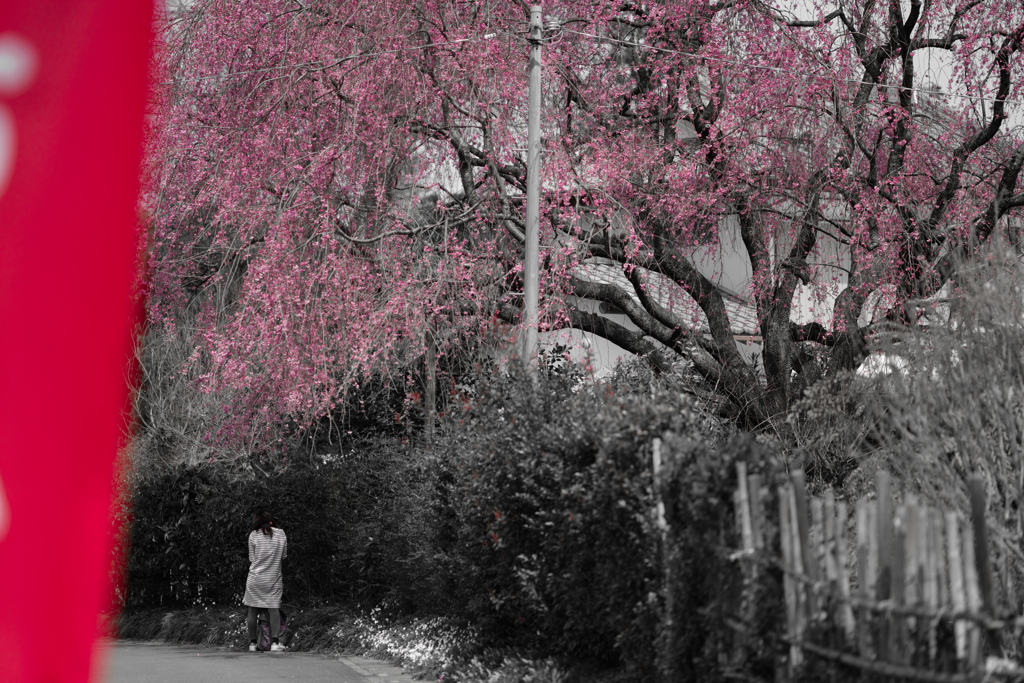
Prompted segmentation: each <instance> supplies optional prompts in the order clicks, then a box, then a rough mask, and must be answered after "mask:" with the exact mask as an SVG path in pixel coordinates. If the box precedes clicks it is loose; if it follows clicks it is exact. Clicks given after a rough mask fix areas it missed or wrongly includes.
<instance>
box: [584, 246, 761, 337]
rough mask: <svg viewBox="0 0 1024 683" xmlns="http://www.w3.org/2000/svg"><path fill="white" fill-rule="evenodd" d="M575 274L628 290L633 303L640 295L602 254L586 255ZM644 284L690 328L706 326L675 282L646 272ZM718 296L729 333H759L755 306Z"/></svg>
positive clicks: (694, 303)
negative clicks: (720, 298)
mask: <svg viewBox="0 0 1024 683" xmlns="http://www.w3.org/2000/svg"><path fill="white" fill-rule="evenodd" d="M577 277H579V278H580V279H582V280H586V281H588V282H595V283H599V284H609V285H615V286H616V287H618V288H620V289H622V290H623V291H625V292H628V293H629V296H630V297H632V298H633V300H634V301H636V302H637V304H639V303H640V299H639V298H638V297H637V296H636V293H635V292H634V291H633V285H632V284H631V283H630V282H629V280H627V279H626V276H625V275H623V274H622V267H621V265H620V264H618V263H617V262H615V261H612V260H610V259H604V258H591V259H587V260H586V261H584V262H583V263H582V264H581V265H580V266H579V270H578V271H577ZM647 285H648V291H649V293H650V296H651V298H653V299H654V300H655V301H656V302H658V303H659V304H660V305H661V306H663V307H665V308H667V309H669V310H671V311H672V312H674V313H675V314H676V315H678V316H680V317H682V318H683V319H684V320H689V321H691V324H692V327H691V329H695V330H708V329H709V328H708V319H707V316H705V315H704V311H702V310H701V309H700V307H699V306H698V305H697V302H696V301H694V300H693V298H692V297H691V296H690V295H689V294H687V293H686V292H685V291H683V289H682V288H681V287H680V286H679V285H677V284H676V283H675V282H673V281H672V280H670V279H668V278H666V277H664V276H662V275H660V274H658V273H649V274H648V276H647ZM722 298H723V299H724V301H725V310H726V312H727V313H728V314H729V323H730V325H731V326H732V331H733V334H741V335H758V334H760V331H759V330H758V325H757V309H756V308H755V307H754V305H753V304H752V303H750V302H749V301H745V300H743V299H741V298H739V297H737V296H734V295H732V294H728V293H726V292H722Z"/></svg>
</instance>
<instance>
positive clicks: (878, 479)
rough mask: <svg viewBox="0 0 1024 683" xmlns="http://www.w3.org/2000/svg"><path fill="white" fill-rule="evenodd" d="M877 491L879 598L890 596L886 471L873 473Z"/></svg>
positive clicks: (889, 485)
mask: <svg viewBox="0 0 1024 683" xmlns="http://www.w3.org/2000/svg"><path fill="white" fill-rule="evenodd" d="M875 491H877V493H878V531H877V537H878V583H877V594H878V599H879V600H887V599H889V598H890V597H891V596H892V479H891V477H890V476H889V473H888V472H885V471H883V470H879V471H878V472H877V474H876V475H875Z"/></svg>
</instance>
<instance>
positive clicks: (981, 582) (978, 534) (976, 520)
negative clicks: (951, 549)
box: [967, 477, 995, 614]
mask: <svg viewBox="0 0 1024 683" xmlns="http://www.w3.org/2000/svg"><path fill="white" fill-rule="evenodd" d="M967 488H968V490H969V491H970V494H971V523H972V525H973V527H974V529H973V530H974V558H975V561H976V562H977V565H976V566H977V574H978V587H979V588H980V589H981V600H982V606H983V608H984V610H985V612H986V613H987V614H992V613H993V612H995V603H994V602H993V598H992V565H991V563H990V562H989V558H988V528H987V527H986V525H985V482H984V481H982V480H981V478H980V477H971V478H970V479H969V480H968V481H967Z"/></svg>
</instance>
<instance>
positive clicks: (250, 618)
mask: <svg viewBox="0 0 1024 683" xmlns="http://www.w3.org/2000/svg"><path fill="white" fill-rule="evenodd" d="M256 612H257V609H256V608H255V607H250V608H249V614H248V615H247V616H246V617H245V625H246V626H247V627H248V628H249V642H250V643H255V642H256ZM279 621H280V620H279Z"/></svg>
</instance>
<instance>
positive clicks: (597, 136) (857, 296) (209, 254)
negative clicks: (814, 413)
mask: <svg viewBox="0 0 1024 683" xmlns="http://www.w3.org/2000/svg"><path fill="white" fill-rule="evenodd" d="M904 9H905V8H904V7H903V6H902V5H892V6H891V7H889V8H888V9H887V8H886V7H885V6H882V5H878V4H877V3H875V2H873V1H871V0H862V1H861V2H858V3H855V4H853V5H851V6H847V5H845V4H839V5H834V4H832V3H830V2H825V1H823V2H815V3H811V4H810V5H808V6H806V7H805V8H802V10H801V11H802V12H804V13H805V14H806V17H802V18H797V17H794V16H793V14H792V12H791V11H789V9H788V5H785V4H783V3H764V2H755V1H752V0H745V1H743V2H720V3H710V4H709V3H706V2H696V1H695V0H659V1H658V2H653V3H633V2H627V3H607V2H604V1H603V0H586V1H580V0H572V1H571V2H568V1H565V2H561V1H554V2H549V3H546V4H545V11H546V13H547V14H546V20H547V22H548V24H549V26H548V29H547V37H546V40H545V44H544V65H545V66H544V78H543V82H544V83H545V86H544V88H545V91H544V97H543V101H544V103H545V104H544V112H543V114H544V116H543V121H544V122H543V129H542V134H543V137H544V139H545V153H544V168H543V170H542V171H541V172H542V173H543V178H542V180H541V187H542V188H544V189H543V194H544V196H543V197H542V200H541V207H542V214H543V215H542V220H541V229H542V243H543V244H542V249H541V259H542V262H543V265H544V269H543V272H542V275H541V281H542V282H541V286H542V297H541V298H542V303H543V309H544V310H543V311H542V315H543V325H550V326H560V325H563V324H564V323H565V322H566V320H568V321H570V322H571V323H572V324H573V325H574V326H577V327H582V328H584V329H588V330H590V331H591V332H594V333H598V334H602V335H605V336H608V337H609V338H611V339H613V340H614V341H616V343H618V344H620V345H621V346H623V347H624V348H626V349H628V350H631V351H635V352H637V353H641V354H643V355H646V356H647V357H648V358H649V359H650V360H651V361H652V362H653V363H655V364H656V365H657V366H658V367H660V368H661V369H663V370H668V369H670V368H672V367H673V366H674V365H677V364H678V363H679V362H681V361H683V360H684V359H685V360H686V363H684V365H685V364H689V366H690V367H692V369H693V370H694V371H695V372H697V373H699V374H700V375H701V376H702V377H703V378H704V380H705V381H706V383H707V384H708V386H709V387H710V388H714V389H716V390H718V391H721V392H722V393H724V394H725V395H726V396H727V397H728V398H729V400H730V401H731V402H732V404H733V408H734V411H735V412H736V414H737V415H738V417H739V418H740V419H741V420H742V421H743V422H744V423H745V424H747V425H748V426H762V427H764V426H765V425H766V424H767V421H768V420H770V419H771V418H773V417H774V416H778V415H781V414H784V413H785V411H786V409H787V408H788V406H789V405H790V403H791V401H792V400H793V399H794V398H796V397H797V396H799V394H800V392H801V391H802V390H803V389H804V388H805V387H807V386H809V385H811V384H813V383H814V381H816V379H817V378H818V377H820V376H822V375H832V374H834V373H836V372H838V371H841V370H844V369H845V370H849V369H852V368H853V367H855V365H856V363H857V362H858V361H859V360H860V359H861V358H862V356H863V354H864V352H865V350H866V346H865V344H866V343H867V342H868V341H869V338H868V337H866V336H865V333H866V331H867V330H866V328H865V327H864V320H866V319H868V318H871V317H872V316H874V317H876V318H881V317H882V316H884V315H885V313H886V312H887V311H888V310H890V308H891V304H892V303H893V302H897V303H899V302H906V301H909V302H914V301H917V300H920V299H922V298H926V297H928V296H931V295H932V294H934V293H935V292H936V291H937V290H938V288H939V287H940V286H941V285H942V284H943V283H944V282H945V281H946V280H947V279H948V278H949V277H950V275H951V274H952V273H953V272H954V270H955V264H956V262H957V259H958V258H960V257H965V256H972V255H973V254H974V253H975V250H974V247H972V246H971V245H975V244H978V243H980V242H985V241H987V240H988V239H989V238H990V236H991V235H993V234H994V233H996V232H997V227H998V226H999V225H1000V224H1003V223H1004V222H1005V221H1004V219H1005V217H1006V216H1008V215H1009V216H1011V217H1012V216H1014V215H1015V213H1016V212H1017V211H1018V210H1019V207H1020V205H1021V204H1024V195H1021V194H1020V193H1019V192H1018V188H1017V178H1018V172H1019V170H1020V168H1021V164H1022V163H1024V147H1022V146H1021V145H1020V144H1019V142H1018V140H1017V139H1016V137H1014V135H1013V133H1012V131H1007V126H1006V125H1004V123H1005V121H1006V119H1007V111H1006V105H1007V102H1008V97H1009V96H1010V95H1011V86H1012V84H1013V79H1014V77H1015V76H1016V74H1017V70H1019V63H1020V59H1021V57H1020V46H1021V38H1022V36H1024V23H1022V21H1024V15H1022V9H1021V7H1020V6H1019V3H1013V2H1009V1H1008V0H980V1H979V2H971V3H967V4H963V3H957V2H954V1H953V0H937V1H936V2H929V3H925V4H923V5H922V4H920V3H917V2H913V3H911V6H910V9H909V11H908V13H904ZM526 19H527V13H526V5H525V3H510V2H496V1H492V0H488V1H487V2H478V3H472V4H471V6H470V7H467V5H466V4H465V3H462V2H456V1H454V0H424V1H423V2H414V3H405V4H402V3H400V4H398V5H393V4H388V3H380V2H369V1H367V0H315V1H312V2H307V3H303V4H301V5H295V4H294V3H290V2H286V1H285V0H260V1H259V2H251V3H246V4H245V5H239V4H238V3H236V2H231V1H230V0H200V1H198V2H194V3H190V5H189V6H188V8H187V9H185V10H183V11H181V12H179V13H178V14H176V15H175V16H174V20H173V21H172V22H170V23H169V24H168V25H167V26H165V27H164V32H163V38H164V41H163V45H164V49H163V51H162V55H161V67H160V69H161V70H160V74H159V77H158V79H157V80H158V82H160V83H162V84H164V85H162V86H161V87H160V88H159V89H158V92H157V93H156V97H155V99H154V102H155V104H154V110H153V116H154V122H155V124H156V125H155V127H154V131H155V133H154V136H153V138H152V139H151V141H150V142H151V144H150V147H149V150H148V153H147V172H148V185H147V187H148V188H149V191H148V194H147V199H146V210H147V212H148V213H147V215H148V216H149V218H150V221H149V224H148V225H147V228H148V229H150V230H151V231H152V242H151V251H152V255H151V256H152V257H151V259H150V273H149V275H150V278H151V280H150V284H151V287H150V290H149V293H150V299H149V301H150V319H151V321H152V323H153V324H155V325H160V326H163V327H165V328H167V329H170V330H173V329H174V328H175V326H176V325H181V324H187V325H189V326H192V325H193V321H194V329H195V330H196V331H197V341H198V342H199V346H198V348H197V351H196V354H195V356H194V359H193V360H194V363H195V364H196V367H195V370H194V371H195V372H196V374H197V376H198V380H199V381H200V383H201V384H202V386H204V387H205V388H206V389H207V390H209V391H221V390H224V391H226V393H225V396H227V397H228V398H229V400H230V410H228V412H227V415H228V416H229V420H228V422H229V424H225V425H223V429H222V430H221V431H220V432H219V437H220V438H221V439H223V440H225V441H226V442H229V443H234V444H236V445H237V444H238V443H244V442H245V441H246V437H247V435H249V432H250V430H251V429H252V427H253V425H268V424H271V425H272V424H275V423H278V422H280V421H281V420H282V419H287V420H294V421H296V422H297V423H298V424H303V425H308V424H311V423H313V422H315V421H316V420H317V419H319V418H320V417H322V416H325V415H328V414H330V413H331V411H332V410H334V409H336V408H337V407H338V406H339V405H341V404H342V402H343V399H344V397H345V396H346V395H347V392H348V391H349V390H350V389H351V387H352V386H354V385H355V384H356V383H357V382H359V381H361V380H363V379H365V378H367V377H369V376H372V375H373V374H374V373H377V374H378V375H379V376H382V377H387V378H388V379H389V381H391V382H392V383H393V384H394V385H395V386H399V387H400V386H401V384H402V383H403V381H404V377H405V374H404V372H405V369H406V368H409V367H411V365H412V363H414V362H415V360H416V359H417V358H418V357H419V356H420V355H422V353H423V349H424V337H425V334H426V333H427V331H428V330H429V331H431V333H432V334H433V335H434V336H435V337H436V338H437V339H438V340H439V351H440V353H441V354H442V356H446V355H450V356H459V354H460V353H461V351H460V350H461V349H462V348H463V346H464V345H465V344H469V343H471V342H470V340H473V339H475V338H477V336H478V335H479V334H480V333H481V331H483V330H485V329H489V326H491V324H492V321H493V320H494V317H495V316H496V315H498V316H502V317H503V318H504V319H507V320H516V315H517V313H516V309H517V308H518V302H519V300H520V297H521V296H522V278H521V274H520V264H521V254H522V241H523V232H522V231H523V204H524V202H523V198H524V189H525V185H526V167H525V162H524V159H523V157H522V154H521V152H520V150H522V148H523V147H524V146H525V131H524V130H523V121H524V120H525V118H526V116H525V111H524V106H525V99H526V98H525V97H524V93H525V90H526V81H525V78H526V75H525V71H526V70H525V69H524V65H525V63H526V51H527V44H526V42H525V41H524V40H523V37H524V31H525V28H526V25H525V22H526ZM932 58H934V61H935V64H936V65H941V67H942V71H943V72H944V73H945V74H946V75H947V77H948V83H946V84H945V85H944V87H946V88H947V89H948V90H949V91H950V92H952V93H954V94H953V95H951V96H950V98H949V99H947V98H946V95H945V94H944V93H943V92H942V91H941V90H940V89H937V88H936V87H935V86H934V84H933V83H931V81H932V80H935V79H936V78H937V77H938V71H939V69H938V68H935V69H932V70H929V69H928V68H926V67H925V63H926V62H927V63H929V64H930V63H931V62H930V60H931V59H932ZM730 230H732V231H733V232H736V233H737V235H735V237H736V239H737V243H741V244H742V246H743V249H745V253H746V256H747V260H748V262H749V266H750V272H751V273H752V278H753V279H752V283H753V284H752V285H751V289H750V291H748V292H740V293H739V294H741V295H743V296H748V297H750V298H751V299H752V300H753V301H754V303H755V305H756V308H757V316H758V327H759V330H758V331H759V332H760V333H761V335H762V336H763V338H764V349H763V354H762V356H763V360H764V363H763V370H764V373H765V374H764V380H765V381H764V382H761V381H759V377H758V371H756V370H755V369H754V368H752V367H750V366H749V365H748V364H746V363H745V362H744V361H743V359H742V358H741V357H740V356H739V354H738V351H737V349H736V347H735V343H734V342H735V340H734V336H733V335H734V332H735V325H734V323H735V322H736V321H733V320H731V318H730V314H729V312H728V310H727V308H726V307H725V298H724V296H723V294H722V292H721V291H720V290H719V289H717V287H716V286H715V285H714V283H713V282H712V281H711V279H709V277H708V276H707V275H706V274H705V273H702V272H701V271H700V269H699V268H698V267H697V264H698V261H699V260H700V257H701V254H707V253H711V254H714V253H715V251H716V250H719V249H722V248H726V247H728V245H727V244H726V242H727V237H725V234H726V233H728V232H729V231H730ZM1010 237H1011V240H1015V239H1016V233H1015V232H1014V231H1013V230H1010ZM833 252H834V253H833ZM839 253H842V254H847V255H848V256H843V257H842V258H839V257H837V256H836V254H839ZM830 254H832V255H831V256H830ZM837 258H838V259H839V261H842V262H841V263H838V264H836V263H834V261H836V259H837ZM847 258H848V259H849V260H848V261H846V260H844V259H847ZM584 263H590V264H597V263H601V264H605V265H610V266H611V267H612V268H613V270H619V269H621V274H622V276H623V277H624V278H625V279H624V280H621V283H627V282H628V284H622V286H619V285H615V284H601V283H598V282H595V281H589V280H587V278H586V277H585V276H584V275H583V272H584V271H583V270H581V269H580V266H581V264H584ZM882 292H884V293H885V298H886V299H888V300H889V301H888V303H887V304H886V305H883V306H882V307H881V308H880V309H879V310H877V311H874V313H872V311H869V310H867V309H866V308H865V302H866V301H867V300H868V297H869V295H872V294H873V293H876V294H877V293H882ZM567 293H575V294H578V295H581V296H586V297H590V298H596V299H600V300H602V301H605V302H608V303H611V304H614V305H616V306H618V307H619V308H620V309H621V310H623V311H624V312H625V313H626V314H627V315H628V316H629V318H630V320H631V321H632V322H633V323H634V324H635V325H636V326H637V327H638V328H639V329H638V330H634V329H632V328H627V327H625V326H622V325H619V324H618V323H616V322H614V321H613V320H610V319H608V318H602V317H600V316H597V315H593V314H589V313H586V312H585V311H582V310H578V309H574V308H571V307H569V308H566V307H565V306H563V301H564V297H563V295H564V294H567ZM798 297H803V298H805V299H806V298H812V299H814V298H816V299H817V300H819V301H820V303H821V305H822V307H823V309H824V313H823V314H822V315H821V316H819V319H818V320H815V321H810V322H807V324H805V325H800V326H796V325H791V320H790V318H791V312H792V309H793V306H794V305H795V304H794V302H795V301H796V300H797V298H798ZM836 297H838V298H836ZM833 298H835V302H836V303H835V306H834V315H833V314H832V313H833V310H832V309H833V306H832V304H831V302H832V300H833ZM670 309H671V310H670ZM891 310H892V312H893V316H894V317H897V318H899V317H902V314H901V313H900V311H902V310H903V309H902V308H900V307H896V308H891ZM186 313H187V314H188V315H190V316H194V317H193V318H190V319H189V320H188V321H187V322H185V323H183V322H182V316H183V315H185V314H186ZM862 314H864V315H865V316H867V317H866V318H865V317H864V316H862ZM876 314H877V315H876ZM701 326H703V330H705V331H706V332H707V333H708V334H705V333H704V331H698V328H701ZM393 371H395V372H396V375H395V376H391V373H392V372H393Z"/></svg>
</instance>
